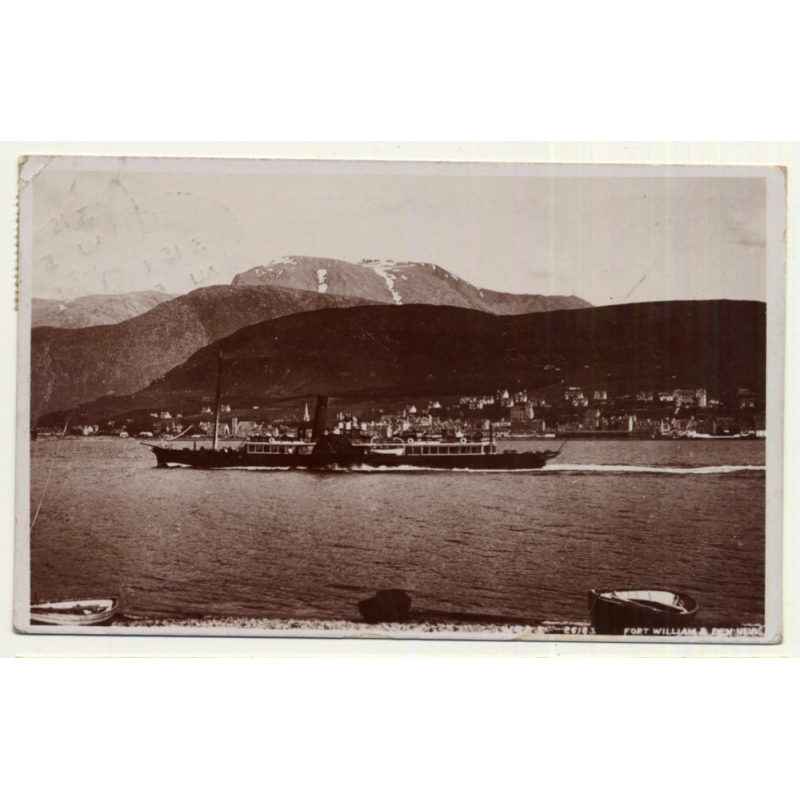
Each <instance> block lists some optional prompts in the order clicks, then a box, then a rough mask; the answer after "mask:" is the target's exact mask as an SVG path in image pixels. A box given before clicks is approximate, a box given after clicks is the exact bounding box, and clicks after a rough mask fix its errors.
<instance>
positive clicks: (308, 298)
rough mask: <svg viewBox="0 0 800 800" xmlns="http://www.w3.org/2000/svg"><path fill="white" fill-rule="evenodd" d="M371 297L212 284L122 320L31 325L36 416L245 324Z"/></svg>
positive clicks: (142, 381)
mask: <svg viewBox="0 0 800 800" xmlns="http://www.w3.org/2000/svg"><path fill="white" fill-rule="evenodd" d="M363 302H364V301H363V300H359V299H356V298H350V297H341V296H338V295H330V296H326V295H321V294H319V293H316V292H302V291H297V290H292V289H284V288H281V287H269V286H251V287H237V288H233V287H230V286H211V287H208V288H204V289H197V290H195V291H194V292H190V293H189V294H187V295H183V296H181V297H176V298H174V299H173V300H169V301H167V302H164V303H161V304H159V305H158V306H156V307H155V308H153V309H151V310H150V311H148V312H147V313H145V314H141V315H140V316H137V317H134V318H133V319H129V320H126V321H125V322H120V323H119V324H117V325H100V326H94V327H90V328H76V329H61V328H52V327H41V328H34V329H33V330H32V331H31V416H32V418H33V419H35V418H36V417H37V416H39V415H41V414H43V413H46V412H48V411H54V410H57V409H64V408H73V407H75V406H76V405H79V404H81V403H85V402H87V401H89V400H93V399H95V398H97V397H102V396H103V395H107V394H129V393H131V392H135V391H137V390H138V389H142V388H143V387H145V386H147V385H148V384H149V383H150V382H151V381H153V380H155V379H156V378H158V377H160V376H161V375H163V374H164V373H165V372H167V371H168V370H170V369H172V368H173V367H175V366H176V365H178V364H181V363H183V362H184V361H185V360H186V359H187V358H189V356H191V355H192V354H194V353H196V352H197V351H198V350H200V349H201V348H203V347H205V346H206V345H208V344H210V343H211V342H214V341H216V340H217V339H220V338H222V337H224V336H228V335H229V334H231V333H232V332H233V331H235V330H238V329H239V328H241V327H244V326H247V325H252V324H253V323H255V322H261V321H263V320H269V319H273V318H275V317H280V316H284V315H286V314H293V313H296V312H298V311H306V310H312V309H319V308H327V307H331V306H333V307H338V306H351V305H355V304H357V303H363Z"/></svg>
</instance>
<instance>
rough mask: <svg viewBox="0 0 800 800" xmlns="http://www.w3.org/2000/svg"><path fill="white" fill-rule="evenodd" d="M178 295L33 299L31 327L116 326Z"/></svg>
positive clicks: (156, 293) (132, 294)
mask: <svg viewBox="0 0 800 800" xmlns="http://www.w3.org/2000/svg"><path fill="white" fill-rule="evenodd" d="M174 296H175V295H171V294H165V293H164V292H152V291H151V292H128V293H127V294H90V295H86V296H85V297H77V298H75V299H74V300H44V299H41V298H38V297H34V298H33V301H32V304H31V327H32V328H39V327H43V326H48V327H51V328H88V327H90V326H92V325H115V324H116V323H118V322H124V321H125V320H126V319H132V318H133V317H138V316H139V315H140V314H144V313H145V312H147V311H150V309H151V308H155V307H156V306H157V305H159V304H160V303H164V302H166V301H167V300H172V298H173V297H174Z"/></svg>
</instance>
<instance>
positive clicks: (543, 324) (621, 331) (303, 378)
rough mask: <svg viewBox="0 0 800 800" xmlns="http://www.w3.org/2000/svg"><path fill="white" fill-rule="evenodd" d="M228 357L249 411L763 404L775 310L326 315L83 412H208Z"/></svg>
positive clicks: (252, 333)
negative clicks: (739, 398) (572, 397)
mask: <svg viewBox="0 0 800 800" xmlns="http://www.w3.org/2000/svg"><path fill="white" fill-rule="evenodd" d="M220 348H221V349H222V350H223V351H224V378H223V393H224V397H225V400H226V402H228V403H231V404H236V405H240V406H246V407H249V406H251V405H253V404H256V405H261V406H262V407H263V406H265V405H266V404H267V403H268V402H272V403H277V402H280V401H284V400H287V399H290V398H307V397H309V396H311V395H313V394H316V393H325V394H329V395H331V396H334V397H338V398H353V399H356V398H360V399H364V398H372V399H374V400H381V399H391V398H401V397H436V396H446V395H450V396H452V395H460V394H475V393H490V392H493V391H494V390H495V389H497V388H500V387H505V388H508V389H516V388H523V387H524V388H527V389H536V388H540V389H541V388H546V387H551V388H553V389H555V388H557V387H559V386H563V385H567V386H569V385H574V384H579V385H580V386H582V387H584V388H587V389H590V390H591V389H592V388H593V387H603V386H608V385H612V384H613V385H614V386H616V387H617V388H618V389H623V390H624V389H627V390H629V391H631V392H635V391H638V390H639V389H653V388H658V387H681V386H685V387H695V386H703V387H705V388H706V389H707V390H708V392H709V395H710V396H724V395H726V394H729V393H730V392H735V390H736V388H737V387H738V386H740V385H746V386H749V387H751V388H752V389H753V390H755V391H756V392H758V393H759V394H760V395H761V396H763V393H764V391H765V370H766V306H765V305H764V304H762V303H754V302H735V301H704V302H671V303H644V304H631V305H622V306H605V307H600V308H589V309H575V310H568V311H553V312H549V313H546V314H542V313H534V314H526V315H521V316H495V315H491V314H486V313H482V312H478V311H471V310H466V309H459V308H431V307H429V306H425V305H416V306H402V307H395V306H362V307H354V308H338V309H334V308H330V309H323V310H319V311H314V312H309V313H303V314H294V315H292V316H288V317H282V318H280V319H274V320H271V321H268V322H262V323H259V324H257V325H252V326H250V327H248V328H243V329H241V330H239V331H237V332H236V333H234V334H232V335H231V336H228V337H227V338H225V339H224V340H221V341H219V342H217V343H216V344H214V345H212V346H210V347H206V348H204V349H202V350H200V351H199V352H198V353H196V354H195V355H193V356H192V357H191V358H189V359H188V360H187V361H186V362H185V363H184V364H181V365H180V366H178V367H176V368H175V369H173V370H172V371H170V372H169V373H168V374H167V375H165V376H164V377H163V378H162V379H159V380H157V381H155V382H154V383H153V384H152V385H150V386H149V387H147V388H146V389H144V390H143V391H140V392H138V393H136V394H134V395H131V396H129V397H124V398H121V397H117V398H107V399H104V400H102V401H98V402H97V403H94V404H92V405H91V406H87V407H86V408H85V409H84V411H86V412H87V413H89V414H91V415H97V414H108V415H112V414H117V413H121V412H124V411H126V410H133V409H145V408H152V409H156V408H162V409H173V410H180V409H190V408H194V407H197V406H199V405H200V402H201V400H202V397H203V396H208V395H210V394H212V393H213V389H214V387H215V385H216V376H217V369H218V355H219V351H220Z"/></svg>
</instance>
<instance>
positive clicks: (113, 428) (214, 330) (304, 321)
mask: <svg viewBox="0 0 800 800" xmlns="http://www.w3.org/2000/svg"><path fill="white" fill-rule="evenodd" d="M19 170H20V172H19V178H20V184H19V185H20V193H19V324H20V349H19V367H18V369H19V372H18V374H19V398H18V410H17V465H18V466H17V539H16V575H15V581H16V589H15V619H14V624H15V627H16V628H17V630H19V631H22V632H27V633H32V634H47V633H49V634H52V633H84V634H116V635H126V634H129V635H130V634H135V635H141V634H171V635H181V634H183V635H198V634H204V635H217V636H225V635H229V636H230V635H237V636H242V635H247V636H280V637H364V636H385V637H393V638H406V639H407V638H424V639H475V640H526V639H527V640H560V641H626V642H627V641H650V642H697V643H700V642H724V643H733V642H748V643H771V642H778V641H780V639H781V631H782V616H781V571H782V488H781V487H782V480H783V455H782V447H783V445H782V442H783V349H784V333H783V332H784V264H785V240H784V236H785V227H786V174H785V171H784V170H783V169H782V168H780V167H696V166H694V167H680V166H659V167H644V166H611V165H608V166H600V165H567V164H563V165H552V164H550V165H537V164H520V163H432V162H388V161H384V162H380V161H371V162H370V161H363V162H358V161H289V160H286V161H280V160H211V159H205V160H204V159H188V158H187V159H178V158H164V159H154V158H111V157H97V158H92V157H70V156H54V157H41V156H31V157H28V158H26V159H23V160H22V161H21V163H20V168H19Z"/></svg>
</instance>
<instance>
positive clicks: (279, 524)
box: [31, 439, 765, 625]
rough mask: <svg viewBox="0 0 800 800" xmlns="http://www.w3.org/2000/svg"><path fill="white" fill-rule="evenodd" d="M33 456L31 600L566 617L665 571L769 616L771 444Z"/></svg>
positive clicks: (40, 445)
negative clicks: (222, 465) (230, 466)
mask: <svg viewBox="0 0 800 800" xmlns="http://www.w3.org/2000/svg"><path fill="white" fill-rule="evenodd" d="M557 445H560V443H554V442H547V443H544V442H541V441H540V442H525V441H514V442H506V443H503V444H502V445H501V448H513V449H520V450H523V449H544V448H553V447H554V446H557ZM31 454H32V459H31V462H32V463H31V509H32V510H31V515H32V517H33V515H34V514H35V513H36V510H37V507H38V506H39V502H40V500H41V498H42V494H43V490H44V488H45V484H46V482H47V479H48V475H49V476H50V479H49V483H48V484H47V491H46V492H45V494H44V500H43V502H42V504H41V509H40V511H39V514H38V518H37V519H36V523H35V526H34V528H33V532H32V536H31V596H32V598H33V599H34V600H44V599H57V598H69V597H93V596H94V597H97V596H109V595H111V596H116V597H119V598H120V600H121V609H122V611H123V612H124V613H125V614H128V615H133V616H138V615H143V616H184V615H218V616H221V615H237V616H252V617H271V618H295V619H296V618H301V619H326V620H328V619H356V618H358V612H357V608H356V603H357V601H358V600H359V599H361V598H363V597H366V596H368V595H370V594H372V593H373V592H374V591H376V590H377V589H380V588H400V589H405V590H406V591H408V592H409V593H410V594H411V595H412V597H413V602H414V608H415V609H420V610H422V609H430V610H435V611H441V612H457V613H466V614H488V615H499V616H512V617H520V618H525V619H531V620H570V621H572V620H583V619H586V618H587V615H588V608H587V592H588V591H589V590H590V589H592V588H608V587H625V586H646V587H650V586H652V587H659V586H660V587H665V588H675V589H682V590H685V591H688V592H689V593H690V594H692V595H693V596H694V597H695V598H696V599H697V600H698V601H699V603H700V606H701V614H702V620H703V621H704V623H705V622H707V623H709V624H711V623H714V624H730V625H736V624H749V623H762V622H763V621H764V544H765V536H764V513H765V471H764V469H763V465H764V457H765V446H764V442H762V441H736V440H726V441H706V440H701V441H600V442H590V441H570V442H568V443H567V444H566V446H565V447H564V450H563V451H562V453H561V454H560V455H559V457H558V458H557V459H556V461H555V462H552V463H551V464H550V465H549V466H548V467H547V468H545V469H544V470H541V471H537V472H525V473H472V472H456V473H453V472H446V471H441V472H413V471H411V472H371V473H370V472H367V473H307V472H281V471H274V472H249V471H217V472H204V471H196V470H189V469H171V470H165V469H156V468H155V458H154V457H153V456H152V455H151V454H150V453H149V451H148V450H147V449H146V448H144V447H142V446H140V445H139V444H138V443H137V442H133V441H130V440H128V441H118V440H92V439H78V440H75V439H71V440H70V439H68V440H65V441H63V442H61V443H60V445H59V443H58V442H57V441H56V440H55V439H52V440H40V441H37V442H33V443H32V444H31ZM698 621H700V617H698Z"/></svg>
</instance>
